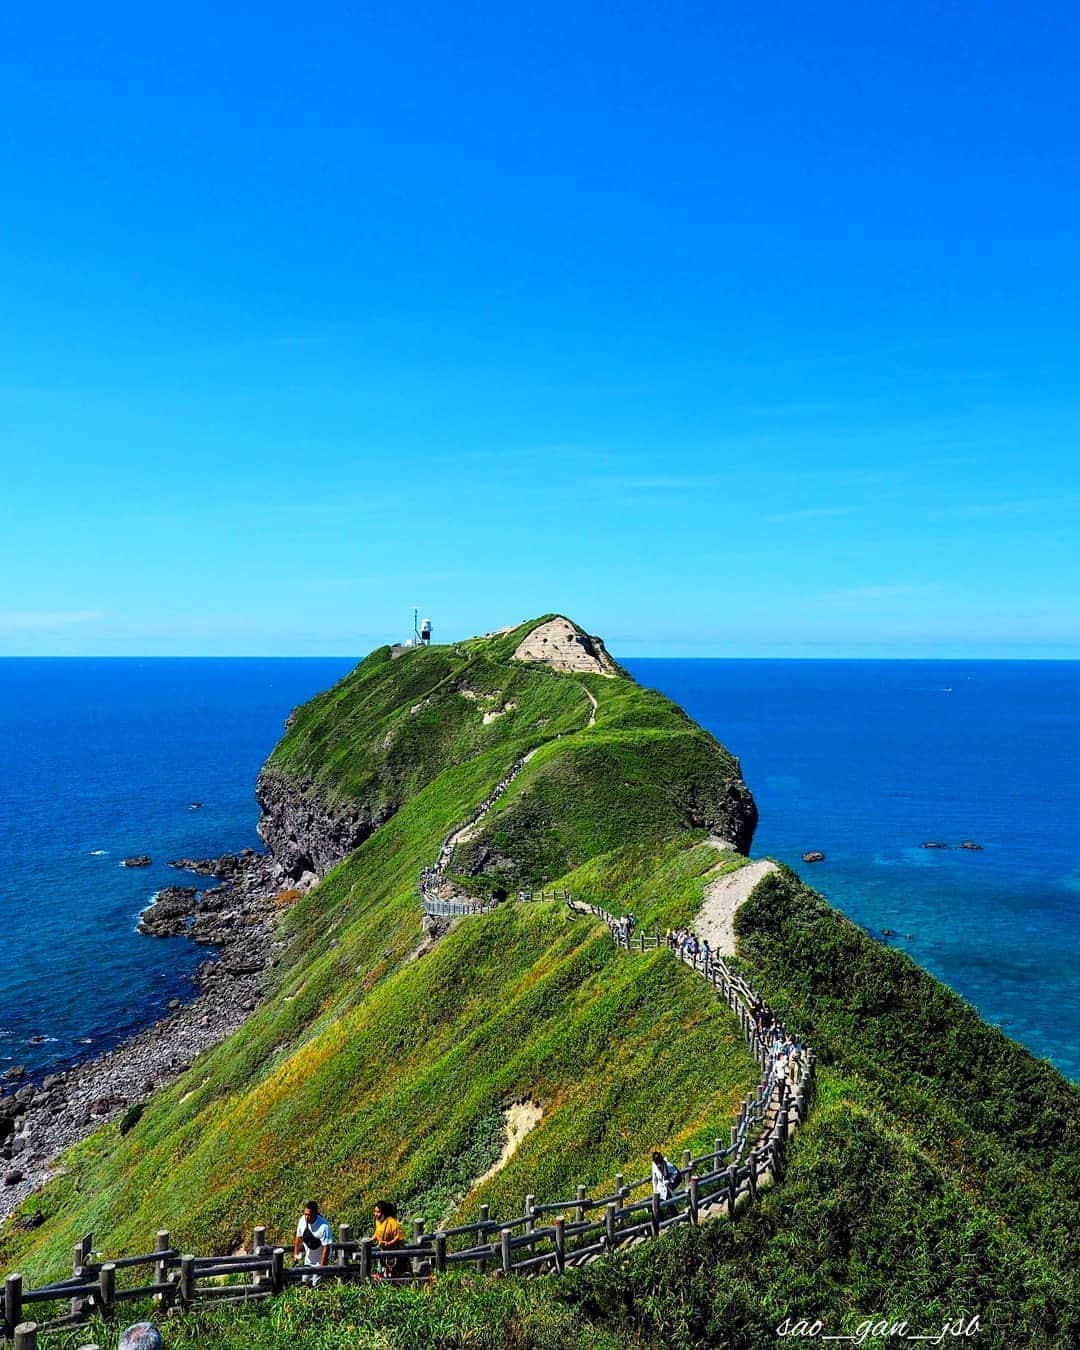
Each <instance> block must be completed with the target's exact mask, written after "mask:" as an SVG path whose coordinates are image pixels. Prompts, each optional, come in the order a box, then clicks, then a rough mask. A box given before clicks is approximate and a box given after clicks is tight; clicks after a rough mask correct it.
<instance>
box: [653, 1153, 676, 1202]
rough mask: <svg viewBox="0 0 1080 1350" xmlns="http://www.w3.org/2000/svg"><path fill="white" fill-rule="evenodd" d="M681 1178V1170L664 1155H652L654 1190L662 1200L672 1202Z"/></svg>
mask: <svg viewBox="0 0 1080 1350" xmlns="http://www.w3.org/2000/svg"><path fill="white" fill-rule="evenodd" d="M678 1178H679V1169H678V1168H677V1167H676V1166H675V1164H674V1163H673V1162H669V1161H668V1160H667V1158H665V1157H664V1155H663V1154H662V1153H659V1152H657V1153H654V1154H653V1155H652V1188H653V1191H654V1192H655V1193H656V1194H657V1195H658V1196H659V1197H660V1199H661V1200H670V1199H671V1197H672V1194H673V1193H674V1190H675V1183H676V1181H677V1180H678Z"/></svg>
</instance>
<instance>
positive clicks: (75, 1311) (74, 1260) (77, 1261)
mask: <svg viewBox="0 0 1080 1350" xmlns="http://www.w3.org/2000/svg"><path fill="white" fill-rule="evenodd" d="M84 1261H85V1255H84V1253H83V1244H82V1241H81V1240H80V1241H79V1242H76V1244H75V1247H74V1250H73V1251H72V1253H71V1273H72V1275H78V1273H79V1271H80V1270H82V1268H83V1263H84ZM82 1311H83V1300H82V1299H81V1298H73V1299H72V1300H71V1315H72V1317H80V1316H81V1315H82Z"/></svg>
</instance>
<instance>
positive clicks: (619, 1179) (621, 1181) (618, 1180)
mask: <svg viewBox="0 0 1080 1350" xmlns="http://www.w3.org/2000/svg"><path fill="white" fill-rule="evenodd" d="M625 1189H626V1178H625V1177H624V1176H623V1174H622V1173H621V1172H616V1173H615V1194H616V1195H617V1196H618V1206H619V1208H620V1209H622V1207H623V1191H624V1190H625Z"/></svg>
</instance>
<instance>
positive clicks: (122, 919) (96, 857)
mask: <svg viewBox="0 0 1080 1350" xmlns="http://www.w3.org/2000/svg"><path fill="white" fill-rule="evenodd" d="M353 664H354V662H353V661H351V660H348V659H345V658H340V659H329V658H315V659H244V660H210V659H175V660H172V659H129V660H105V659H102V660H96V659H85V660H81V659H67V660H48V659H41V660H37V659H8V660H0V782H2V783H3V784H4V785H5V790H4V791H3V793H2V795H0V944H2V945H0V1073H2V1071H3V1069H4V1067H5V1066H7V1065H9V1064H12V1063H18V1064H24V1065H26V1067H27V1068H28V1070H30V1071H31V1072H34V1073H37V1074H41V1073H43V1072H46V1071H48V1070H50V1069H53V1068H56V1067H59V1066H62V1065H64V1064H69V1063H71V1062H72V1061H73V1060H75V1059H78V1058H83V1057H85V1056H87V1055H90V1054H93V1053H95V1052H98V1051H100V1050H102V1049H104V1048H106V1047H107V1046H108V1045H110V1044H112V1043H114V1042H115V1041H116V1040H118V1039H121V1038H122V1037H123V1036H125V1035H127V1034H129V1033H130V1032H132V1031H134V1030H136V1029H138V1028H139V1027H141V1026H143V1025H145V1024H146V1023H147V1022H149V1021H151V1020H153V1019H154V1018H155V1017H157V1016H158V1015H160V1014H161V1013H162V1012H163V1011H164V1009H165V1007H166V1005H167V1003H168V1001H169V999H171V998H175V997H183V996H184V995H185V994H187V993H190V991H191V987H192V986H191V976H192V973H193V972H194V970H195V968H196V966H197V965H198V963H199V962H200V960H202V959H204V958H205V956H206V955H207V953H206V952H205V951H203V950H201V949H199V948H196V947H194V946H193V945H192V944H190V943H188V942H187V941H186V940H184V939H158V938H148V937H143V936H141V935H139V934H137V933H136V931H135V923H136V921H137V918H138V914H139V911H140V910H141V909H143V908H144V907H145V906H146V905H147V904H148V903H149V902H150V899H151V897H152V896H153V894H154V892H155V891H157V890H158V889H159V888H160V887H162V886H166V885H170V884H183V885H190V884H192V879H191V878H190V876H189V875H188V874H183V873H179V872H177V871H175V870H174V869H171V868H170V867H169V866H168V861H169V859H171V858H175V857H180V856H195V857H205V856H210V855H213V854H217V853H221V852H224V851H235V850H236V849H239V848H242V847H244V846H247V845H250V846H253V847H258V845H259V840H258V836H257V835H256V832H255V823H256V820H257V816H258V811H257V807H256V804H255V799H254V795H253V788H254V783H255V777H256V774H257V773H258V770H259V766H260V765H261V764H262V762H263V760H264V759H265V758H266V755H267V754H268V753H269V751H270V749H271V747H272V746H273V744H274V742H275V741H276V740H277V738H278V736H279V735H280V733H281V728H282V725H283V723H284V720H285V718H286V716H287V715H288V713H289V711H290V710H291V709H292V708H293V707H295V706H296V704H298V703H300V702H303V701H304V700H305V699H307V698H309V697H311V696H312V695H313V694H315V693H317V692H318V691H319V690H321V689H324V688H326V687H327V686H328V685H330V684H332V683H333V682H334V681H335V680H337V679H339V678H340V677H341V676H342V675H344V674H345V673H346V672H347V671H348V670H349V669H351V667H352V666H353ZM625 664H626V665H627V666H628V668H629V669H630V670H631V671H632V672H633V674H634V675H635V676H636V677H637V678H638V679H640V680H642V681H643V682H644V683H646V684H650V685H652V686H654V687H655V688H658V689H660V690H662V691H663V692H664V693H666V694H668V695H669V696H670V697H671V698H673V699H675V700H676V701H677V702H679V703H681V704H682V705H683V706H684V707H686V708H687V710H688V711H689V712H690V713H691V715H692V716H694V717H695V718H697V720H699V721H700V722H701V723H702V724H703V725H705V726H706V727H708V728H709V729H710V730H711V731H713V732H714V733H715V734H716V735H717V736H718V737H719V738H720V739H721V740H722V741H723V742H724V744H725V745H727V746H728V747H729V748H730V749H731V750H732V751H733V752H734V753H735V754H737V755H738V756H739V757H740V759H741V762H742V766H743V772H744V776H745V777H746V780H747V782H748V783H749V784H750V787H751V789H752V790H753V792H754V796H755V798H756V799H757V802H758V806H759V808H760V811H761V823H760V825H759V828H758V833H757V837H756V839H755V841H754V849H753V852H754V853H755V854H758V855H760V854H769V855H771V856H774V857H777V858H780V859H782V860H783V861H785V862H788V863H791V864H792V865H793V866H795V867H796V869H797V870H798V871H800V872H801V873H802V874H803V875H804V876H805V877H806V878H807V880H808V881H810V882H811V884H813V885H814V886H815V887H816V888H817V889H819V890H820V891H822V893H823V894H825V895H826V896H827V897H828V898H829V900H830V901H831V902H832V903H834V904H835V905H837V906H838V907H839V908H841V909H843V910H844V912H845V913H847V914H848V915H850V917H851V918H853V919H854V920H856V921H857V922H858V923H861V924H863V925H865V926H866V927H867V928H869V929H871V930H872V931H873V932H875V933H876V934H878V935H879V936H881V930H882V929H892V930H894V931H895V932H896V934H897V936H896V937H895V938H889V939H887V940H888V941H889V942H890V943H892V944H893V945H896V946H900V947H902V948H903V949H904V950H906V951H908V952H909V953H910V954H911V955H912V956H913V957H914V959H915V960H917V961H918V962H920V963H921V964H922V965H923V966H925V967H926V968H927V969H928V970H930V971H932V972H933V973H934V974H935V975H937V976H938V977H939V978H940V979H942V980H944V981H945V982H946V983H947V984H949V985H951V986H952V987H953V988H954V989H956V990H957V991H958V992H960V993H961V994H963V995H964V997H965V998H968V999H969V1000H970V1001H971V1002H973V1003H974V1004H975V1005H976V1006H977V1007H978V1008H979V1009H980V1011H981V1012H982V1013H983V1015H984V1016H985V1017H987V1018H988V1019H989V1020H990V1021H992V1022H994V1023H996V1024H997V1025H999V1026H1000V1027H1002V1029H1003V1030H1004V1031H1006V1032H1007V1033H1008V1034H1009V1035H1010V1036H1013V1037H1015V1038H1016V1039H1017V1040H1019V1041H1022V1042H1023V1043H1024V1044H1025V1045H1027V1046H1029V1047H1030V1048H1031V1049H1032V1050H1033V1051H1034V1052H1035V1053H1036V1054H1038V1055H1043V1056H1046V1057H1047V1058H1049V1059H1051V1060H1053V1062H1054V1063H1056V1064H1057V1065H1058V1067H1059V1068H1061V1069H1062V1070H1063V1071H1064V1072H1066V1073H1068V1074H1069V1075H1070V1076H1071V1077H1073V1078H1080V1050H1078V1045H1080V1037H1078V1034H1077V1033H1078V1031H1080V936H1078V932H1077V925H1076V911H1077V905H1078V903H1080V837H1078V834H1077V828H1076V826H1077V821H1080V663H1069V662H945V661H933V662H920V661H881V662H878V661H850V662H848V661H704V660H703V661H693V660H641V659H638V660H629V661H627V662H626V663H625ZM196 801H198V802H201V803H202V806H201V807H200V808H199V809H197V810H192V809H190V808H191V804H192V803H193V802H196ZM964 840H973V841H975V842H977V843H979V844H980V845H982V848H981V850H980V851H967V850H961V849H959V848H957V847H956V845H958V844H959V843H961V842H963V841H964ZM935 841H940V842H943V843H946V844H948V845H950V847H948V848H946V849H940V850H928V849H924V848H922V847H921V844H922V843H924V842H935ZM810 849H817V850H821V851H822V852H824V853H825V855H826V857H825V861H824V862H822V863H816V864H812V865H807V864H803V863H802V862H801V861H800V859H801V856H802V854H803V853H804V852H806V851H807V850H810ZM132 854H149V855H150V856H151V858H152V860H153V861H152V863H151V865H150V866H149V867H147V868H141V869H125V868H123V867H121V866H120V862H121V860H122V859H123V858H124V857H126V856H129V855H132ZM201 884H210V883H209V882H203V883H201ZM906 935H910V936H906ZM882 940H886V939H884V938H883V939H882Z"/></svg>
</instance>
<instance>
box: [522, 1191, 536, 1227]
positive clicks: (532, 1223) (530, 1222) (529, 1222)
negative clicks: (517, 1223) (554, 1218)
mask: <svg viewBox="0 0 1080 1350" xmlns="http://www.w3.org/2000/svg"><path fill="white" fill-rule="evenodd" d="M535 1227H536V1196H535V1195H527V1196H526V1197H525V1231H526V1233H531V1232H532V1231H533V1229H534V1228H535Z"/></svg>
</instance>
